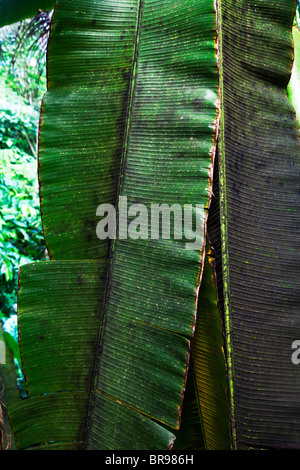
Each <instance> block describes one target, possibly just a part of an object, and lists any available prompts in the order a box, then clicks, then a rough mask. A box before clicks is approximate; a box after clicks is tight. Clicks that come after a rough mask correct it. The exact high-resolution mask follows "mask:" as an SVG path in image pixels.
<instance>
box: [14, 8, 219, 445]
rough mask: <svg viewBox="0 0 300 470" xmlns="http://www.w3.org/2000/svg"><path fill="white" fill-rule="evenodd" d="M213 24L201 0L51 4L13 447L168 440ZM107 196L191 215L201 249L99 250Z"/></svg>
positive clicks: (193, 275)
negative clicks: (37, 244)
mask: <svg viewBox="0 0 300 470" xmlns="http://www.w3.org/2000/svg"><path fill="white" fill-rule="evenodd" d="M215 20H216V16H215V8H214V2H213V1H212V0H201V1H199V0H189V1H188V2H186V1H183V0H180V1H177V2H175V3H174V2H173V1H171V0H163V1H162V2H160V3H159V4H157V3H156V4H154V3H153V2H151V1H144V2H142V1H138V0H124V1H122V2H120V1H111V2H109V3H107V2H105V1H99V2H95V1H94V0H72V1H71V0H61V1H58V2H57V6H56V9H55V12H54V17H53V24H52V28H51V35H50V39H49V46H48V59H47V68H48V92H47V94H46V96H45V98H44V100H43V104H42V109H41V120H40V133H39V179H40V196H41V208H42V219H43V227H44V234H45V239H46V243H47V247H48V250H49V253H50V256H51V261H49V262H40V263H33V264H30V265H27V266H23V267H22V268H21V271H20V281H19V300H18V317H19V339H20V351H21V358H22V362H23V370H24V374H25V379H26V389H27V393H28V397H29V398H28V399H25V400H23V401H22V402H21V403H17V404H15V405H12V406H11V407H10V409H9V413H10V421H11V425H12V428H13V431H14V435H15V439H16V444H17V446H18V448H21V449H45V448H46V449H62V448H63V449H79V448H84V449H114V450H117V449H168V448H171V447H172V445H173V443H174V440H175V431H176V430H178V428H179V426H180V419H181V410H182V402H183V396H184V391H185V387H186V380H187V374H188V364H189V356H190V341H191V339H192V337H193V335H194V331H195V324H196V313H197V299H198V291H199V286H200V281H201V277H202V272H203V264H204V263H203V260H204V256H205V234H206V222H207V210H208V207H209V205H210V199H211V193H212V164H213V159H214V154H215V144H216V142H215V138H216V131H217V129H216V125H217V101H218V79H217V57H216V51H215V39H216V23H215ZM120 197H125V198H127V199H126V202H127V204H128V207H137V208H139V207H140V205H141V204H144V206H146V207H147V208H148V209H149V211H150V205H151V204H162V203H165V204H168V206H169V207H171V206H172V205H173V204H179V205H180V206H181V207H183V205H184V204H190V205H191V206H192V207H195V206H196V205H199V206H200V207H203V210H202V211H200V212H201V214H200V215H199V222H200V237H199V240H198V242H199V246H197V249H187V246H186V243H187V239H186V238H185V237H184V236H182V237H181V238H180V237H179V238H178V237H177V238H176V237H175V236H174V235H175V233H173V232H172V233H171V237H170V238H162V237H161V238H158V239H157V240H151V239H150V238H149V237H148V238H147V237H140V238H139V235H138V234H136V239H133V238H127V239H126V238H124V239H122V237H119V238H118V237H117V238H112V240H110V239H104V240H100V239H99V238H98V236H97V233H96V227H97V226H98V223H99V215H98V214H99V213H98V209H97V208H98V207H99V206H100V205H101V204H110V205H112V206H114V207H116V208H117V214H118V215H119V214H121V212H122V211H121V209H122V207H121V206H120V205H119V204H120V201H121V199H120ZM123 200H124V199H122V201H123ZM134 205H135V206H134ZM109 207H110V206H109ZM102 215H103V214H102ZM196 215H197V213H196ZM135 233H136V232H135ZM183 235H184V234H183ZM224 367H225V365H224ZM172 430H173V431H174V432H172Z"/></svg>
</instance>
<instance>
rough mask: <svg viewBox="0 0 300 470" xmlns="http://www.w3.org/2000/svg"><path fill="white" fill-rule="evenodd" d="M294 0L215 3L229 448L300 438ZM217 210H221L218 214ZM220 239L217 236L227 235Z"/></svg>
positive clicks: (299, 172) (213, 233)
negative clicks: (290, 90) (291, 94)
mask: <svg viewBox="0 0 300 470" xmlns="http://www.w3.org/2000/svg"><path fill="white" fill-rule="evenodd" d="M295 7H296V0H278V1H276V2H273V1H272V0H260V1H258V0H249V1H247V2H245V1H243V0H227V1H221V2H219V5H218V25H219V31H220V36H219V46H220V50H219V54H220V56H219V63H220V92H221V115H220V130H221V134H220V139H219V142H218V154H219V162H218V163H219V170H218V173H219V174H218V176H219V178H218V179H219V187H218V188H217V187H216V188H214V194H215V195H216V196H217V198H218V199H217V201H216V203H214V204H213V207H212V211H217V214H216V213H215V212H214V215H213V216H212V219H211V221H212V222H213V221H214V220H216V219H217V220H220V232H218V230H217V226H216V225H214V224H213V223H212V224H210V227H209V235H210V239H211V242H212V244H213V246H214V248H215V249H216V251H217V261H216V263H217V278H218V282H219V284H222V286H221V287H220V291H221V292H222V299H223V302H222V304H223V316H224V321H225V328H226V340H227V341H226V343H227V356H228V373H229V386H230V406H231V424H232V438H233V447H234V448H238V449H245V448H247V449H249V448H260V449H262V448H265V449H268V448H299V447H300V400H299V388H300V375H299V366H298V367H297V365H295V364H294V363H293V361H292V353H293V349H292V344H293V342H294V341H295V340H297V339H299V336H300V310H299V305H300V283H299V266H300V237H299V233H300V218H299V213H300V186H299V184H300V183H299V182H300V146H299V130H298V124H297V121H296V118H295V110H294V108H293V107H292V105H291V104H290V102H289V101H288V98H287V94H286V87H287V84H288V82H289V78H290V73H291V68H292V61H293V48H292V34H291V31H292V24H293V18H294V14H295ZM218 211H219V212H218ZM220 240H221V243H220Z"/></svg>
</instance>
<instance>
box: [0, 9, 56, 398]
mask: <svg viewBox="0 0 300 470" xmlns="http://www.w3.org/2000/svg"><path fill="white" fill-rule="evenodd" d="M49 23H50V19H49V16H48V15H47V14H46V13H44V12H40V13H39V14H38V15H37V17H35V18H34V19H31V20H25V21H22V22H19V23H16V24H13V25H11V26H6V27H4V28H1V29H0V318H1V320H2V324H3V327H4V335H5V339H6V342H7V345H8V347H9V348H10V349H11V350H12V352H13V354H14V357H15V363H16V365H17V369H18V377H19V386H20V389H21V390H22V386H23V385H22V384H23V380H22V375H21V370H20V364H19V362H20V356H19V348H18V342H17V341H18V337H17V315H16V309H17V290H18V270H19V267H20V266H21V265H23V264H27V263H30V262H33V261H36V260H42V259H47V252H46V248H45V243H44V237H43V232H42V224H41V217H40V203H39V194H38V178H37V151H36V147H37V132H38V124H39V107H40V102H41V98H42V96H43V94H44V92H45V91H46V67H45V65H46V59H45V52H46V44H47V35H48V31H49ZM22 394H23V392H22V393H21V395H22Z"/></svg>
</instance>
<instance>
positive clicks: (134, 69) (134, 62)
mask: <svg viewBox="0 0 300 470" xmlns="http://www.w3.org/2000/svg"><path fill="white" fill-rule="evenodd" d="M138 2H139V4H138V8H137V21H136V33H135V39H134V51H133V59H132V65H131V71H130V78H129V86H128V90H129V92H128V100H127V113H126V118H125V126H124V135H123V145H122V153H121V159H120V173H119V180H118V185H117V192H116V201H115V208H116V220H119V196H120V194H121V193H122V188H123V185H124V176H125V168H126V162H127V156H128V143H129V137H130V129H131V120H132V113H133V101H134V93H135V86H136V77H137V61H138V53H139V43H140V34H141V24H142V14H143V6H144V0H138ZM115 245H116V238H114V239H113V240H111V244H110V248H109V255H108V268H107V274H106V286H105V293H104V300H103V307H102V318H101V323H100V331H99V340H98V345H97V350H96V354H95V365H94V371H93V377H92V387H91V391H90V400H89V406H88V412H87V421H86V426H85V436H84V440H83V447H86V446H87V445H88V442H89V435H90V430H91V419H92V414H93V409H94V404H95V396H96V390H97V379H98V373H99V365H100V358H101V355H102V347H103V341H104V335H105V324H106V317H107V307H108V303H109V291H110V285H111V280H112V271H113V269H112V268H113V258H114V253H115Z"/></svg>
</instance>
